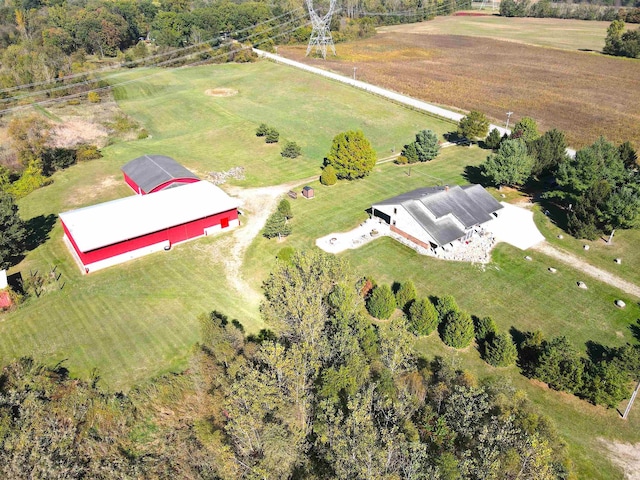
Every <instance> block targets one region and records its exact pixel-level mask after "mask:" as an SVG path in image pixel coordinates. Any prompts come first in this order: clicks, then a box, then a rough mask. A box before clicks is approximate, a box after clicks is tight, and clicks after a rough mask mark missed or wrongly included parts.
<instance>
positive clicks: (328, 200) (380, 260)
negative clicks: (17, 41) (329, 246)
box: [245, 147, 640, 479]
mask: <svg viewBox="0 0 640 480" xmlns="http://www.w3.org/2000/svg"><path fill="white" fill-rule="evenodd" d="M483 153H484V152H482V151H480V150H479V149H477V148H473V149H467V148H463V147H458V148H450V149H446V150H444V151H443V153H442V154H441V156H440V157H438V158H437V159H436V160H435V161H433V162H430V163H428V164H424V165H417V166H414V167H413V168H412V173H411V177H409V176H407V168H406V167H398V166H395V165H392V164H385V165H381V166H378V167H377V168H376V169H375V171H374V172H373V173H372V174H371V176H370V177H369V178H367V179H366V180H362V181H358V182H351V183H348V182H344V183H339V184H338V185H336V186H333V187H324V186H322V185H320V184H317V183H316V184H314V185H313V186H314V187H315V195H316V196H315V198H314V199H313V200H310V201H309V200H296V201H295V202H293V212H294V215H295V216H294V218H293V220H292V228H293V234H292V235H291V237H289V238H287V239H286V240H285V241H283V242H278V241H276V240H266V239H263V238H259V239H256V241H255V242H254V244H253V245H252V247H251V249H250V251H249V252H248V254H247V257H246V262H245V276H246V277H247V278H251V279H252V281H253V283H254V284H255V285H256V286H258V285H259V284H260V282H261V281H262V280H263V279H264V278H265V276H266V275H267V274H268V271H269V270H270V269H271V268H272V266H273V264H274V263H275V256H276V255H277V253H278V251H279V250H280V249H281V248H283V247H285V246H293V247H295V248H309V247H311V246H312V245H313V244H314V240H315V239H316V238H318V237H320V236H324V235H327V234H329V233H331V232H338V231H346V230H348V229H350V228H353V227H355V226H357V225H358V224H359V223H361V222H362V221H363V220H364V219H366V218H367V214H366V212H365V209H366V208H368V207H369V206H370V205H371V203H372V201H375V200H381V199H384V198H387V197H390V196H393V195H395V194H397V193H400V192H403V191H407V190H410V189H412V188H416V187H418V186H422V185H425V184H427V185H433V184H435V183H436V181H435V180H434V178H432V177H431V176H428V175H432V176H434V177H439V178H441V179H442V180H444V181H445V182H447V183H451V184H453V183H464V178H463V177H462V175H461V172H462V168H463V166H464V165H465V164H477V163H480V162H481V161H482V160H483ZM345 198H349V199H350V200H349V201H348V202H345V201H344V199H345ZM540 215H541V216H542V217H543V218H547V217H544V216H543V215H542V214H540ZM539 220H540V221H541V222H542V223H545V222H544V220H542V219H539ZM546 223H547V224H548V219H547V220H546ZM548 228H549V229H551V228H552V227H550V226H549V227H548ZM565 239H567V235H566V234H565ZM573 241H574V242H577V240H573ZM341 255H342V256H344V257H345V258H347V259H349V261H350V262H351V264H352V265H353V266H354V267H355V269H356V271H357V272H358V273H359V274H360V275H371V276H372V277H373V278H375V279H376V280H377V281H379V282H386V283H391V282H394V281H404V280H409V279H410V280H412V281H413V282H414V283H415V285H416V287H417V289H418V291H419V293H420V294H421V295H424V296H427V295H436V296H438V295H444V294H453V295H454V296H455V297H456V300H457V301H458V303H459V304H460V306H461V307H462V308H464V309H467V310H468V311H469V312H470V313H472V314H474V315H478V316H485V315H490V316H492V317H493V318H494V319H495V320H496V322H497V324H498V326H499V328H500V329H504V330H507V329H510V328H511V327H515V328H516V329H517V330H520V331H527V330H537V329H539V330H541V331H542V332H544V334H545V335H546V336H547V337H553V336H557V335H566V336H567V337H568V338H569V339H570V340H571V342H572V343H573V344H574V345H575V346H576V348H578V349H580V350H582V351H584V350H585V343H586V342H587V341H589V340H591V341H594V342H596V343H600V344H603V345H607V346H617V345H621V344H624V343H625V342H635V341H636V340H634V337H633V335H632V332H631V330H630V325H632V324H634V323H635V321H636V319H637V318H640V307H639V306H638V305H637V303H636V299H633V298H629V297H627V296H625V295H623V294H621V293H620V292H619V291H617V290H616V289H614V288H612V287H609V286H607V285H604V284H600V283H599V282H597V281H596V280H593V279H589V280H588V283H589V290H587V291H582V290H579V289H578V288H577V287H576V283H575V282H576V280H577V279H578V278H581V277H582V276H583V275H582V274H581V273H579V272H577V271H575V270H573V269H571V268H569V267H568V266H563V267H562V268H561V269H559V271H558V273H556V274H555V275H552V274H550V273H549V272H548V271H547V267H548V266H549V265H551V263H552V261H551V260H549V259H547V258H546V257H544V256H543V255H541V254H535V255H534V257H535V258H534V260H533V261H527V260H525V259H524V255H525V253H524V252H522V251H520V250H517V249H515V248H513V247H510V246H508V245H499V246H498V247H497V248H496V249H495V250H494V252H493V261H492V263H491V264H489V265H487V266H486V267H485V268H482V267H480V266H474V265H470V264H466V263H457V262H444V261H440V260H436V259H432V258H428V257H423V256H420V255H417V254H416V253H415V252H413V251H412V250H410V249H408V248H407V247H405V246H403V245H401V244H399V243H397V242H395V241H393V240H391V239H389V238H382V239H379V240H375V241H373V242H372V243H369V244H367V245H365V246H363V247H361V248H359V249H357V250H349V251H347V252H345V253H343V254H341ZM636 266H637V263H636ZM630 268H632V267H630ZM617 298H623V299H624V300H625V301H626V302H627V305H628V306H629V307H628V308H627V309H626V310H620V309H617V308H616V307H615V306H614V304H613V302H614V300H615V299H617ZM541 299H544V300H541ZM417 346H418V349H419V351H420V352H422V353H423V354H424V355H426V356H427V357H429V358H432V357H433V356H435V355H440V356H444V357H445V358H451V357H452V355H453V359H454V360H452V361H455V362H457V365H459V367H460V368H464V369H469V370H470V371H472V372H474V373H475V374H476V375H477V376H478V377H479V378H485V377H489V376H497V377H498V378H499V379H500V380H501V381H509V382H511V383H513V385H514V386H516V387H517V388H521V389H524V390H525V391H526V392H527V394H528V396H529V398H530V399H531V400H532V401H533V402H534V403H535V404H536V405H537V406H538V408H539V409H540V410H541V411H544V412H545V413H547V414H548V415H549V416H550V417H551V418H552V419H553V420H554V422H555V423H556V425H557V426H558V429H559V430H560V432H561V434H562V435H563V437H564V438H566V439H567V441H568V445H569V449H570V455H571V457H572V459H573V461H574V462H575V463H576V465H577V468H578V472H579V478H600V479H610V478H622V475H621V473H620V472H619V471H618V470H617V469H615V468H614V467H613V466H612V465H611V464H610V462H609V460H608V457H606V456H605V455H602V454H598V455H594V452H596V451H597V452H602V451H603V448H604V447H603V444H602V443H601V441H600V440H599V439H600V438H606V439H608V440H613V439H615V440H617V441H622V442H632V443H636V442H639V441H640V434H638V427H640V416H638V415H634V417H633V418H631V419H630V421H629V422H622V421H621V420H620V419H619V416H618V413H617V412H615V410H606V409H604V408H601V407H594V406H592V405H590V404H588V403H587V402H584V401H581V400H579V399H577V398H576V397H574V396H572V395H566V394H562V393H558V392H553V391H550V390H549V389H548V388H547V387H546V386H545V385H543V384H541V383H540V382H531V381H529V380H527V379H526V378H524V377H523V376H522V375H520V374H519V372H518V370H517V369H515V368H510V369H494V368H492V367H490V366H488V365H487V364H486V363H484V362H483V361H482V360H481V359H480V358H479V354H478V352H477V351H476V350H475V349H473V348H470V349H467V350H466V351H464V352H455V351H454V350H452V349H449V348H447V347H445V346H444V345H443V344H442V342H441V341H440V340H439V338H438V337H437V336H436V335H432V336H431V337H429V338H427V339H421V340H420V341H419V342H418V344H417ZM622 407H624V404H623V405H622Z"/></svg>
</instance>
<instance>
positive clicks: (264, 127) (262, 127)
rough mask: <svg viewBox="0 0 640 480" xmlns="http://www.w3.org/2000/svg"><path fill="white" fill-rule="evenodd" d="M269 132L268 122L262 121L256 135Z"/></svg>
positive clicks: (263, 134)
mask: <svg viewBox="0 0 640 480" xmlns="http://www.w3.org/2000/svg"><path fill="white" fill-rule="evenodd" d="M267 133H269V127H268V126H267V124H266V123H261V124H260V126H259V127H258V129H257V130H256V137H264V136H266V135H267Z"/></svg>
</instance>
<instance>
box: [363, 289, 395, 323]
mask: <svg viewBox="0 0 640 480" xmlns="http://www.w3.org/2000/svg"><path fill="white" fill-rule="evenodd" d="M395 309H396V298H395V297H394V296H393V292H392V291H391V287H389V285H378V286H377V287H376V288H374V289H373V292H371V296H370V297H369V298H368V299H367V311H368V312H369V313H370V314H371V316H373V317H375V318H379V319H381V320H386V319H387V318H389V317H390V316H391V314H392V313H393V311H394V310H395Z"/></svg>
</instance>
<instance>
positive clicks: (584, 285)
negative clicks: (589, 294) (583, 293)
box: [578, 282, 587, 290]
mask: <svg viewBox="0 0 640 480" xmlns="http://www.w3.org/2000/svg"><path fill="white" fill-rule="evenodd" d="M578 288H582V289H583V290H586V289H587V284H586V283H584V282H578Z"/></svg>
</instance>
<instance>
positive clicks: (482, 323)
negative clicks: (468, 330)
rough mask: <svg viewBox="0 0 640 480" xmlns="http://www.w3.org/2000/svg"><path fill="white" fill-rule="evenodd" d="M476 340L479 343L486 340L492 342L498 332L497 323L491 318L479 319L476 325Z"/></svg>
mask: <svg viewBox="0 0 640 480" xmlns="http://www.w3.org/2000/svg"><path fill="white" fill-rule="evenodd" d="M474 327H475V332H476V339H477V340H478V341H479V342H482V341H484V340H490V339H491V337H493V336H494V335H495V334H496V332H497V331H498V327H496V322H494V321H493V318H491V317H484V318H479V319H478V320H477V321H476V323H475V325H474Z"/></svg>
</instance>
